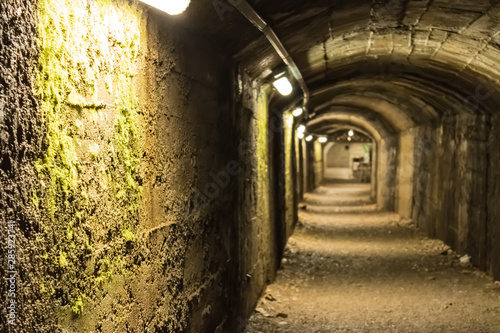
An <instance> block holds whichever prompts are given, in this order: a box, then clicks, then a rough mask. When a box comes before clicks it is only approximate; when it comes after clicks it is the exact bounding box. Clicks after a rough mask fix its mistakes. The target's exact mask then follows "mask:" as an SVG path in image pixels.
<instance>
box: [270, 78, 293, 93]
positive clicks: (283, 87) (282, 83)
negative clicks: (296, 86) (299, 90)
mask: <svg viewBox="0 0 500 333" xmlns="http://www.w3.org/2000/svg"><path fill="white" fill-rule="evenodd" d="M273 86H274V87H275V88H276V89H277V90H278V91H279V93H280V94H282V95H283V96H288V95H290V94H291V93H292V91H293V87H292V84H291V83H290V80H288V78H287V77H286V76H284V77H281V78H279V79H277V80H276V81H274V83H273Z"/></svg>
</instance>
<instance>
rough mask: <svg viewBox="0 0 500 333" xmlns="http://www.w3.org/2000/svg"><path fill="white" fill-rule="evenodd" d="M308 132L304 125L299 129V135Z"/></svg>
mask: <svg viewBox="0 0 500 333" xmlns="http://www.w3.org/2000/svg"><path fill="white" fill-rule="evenodd" d="M305 131H306V127H305V126H304V125H300V126H299V128H297V132H299V133H304V132H305Z"/></svg>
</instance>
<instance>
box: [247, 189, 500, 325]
mask: <svg viewBox="0 0 500 333" xmlns="http://www.w3.org/2000/svg"><path fill="white" fill-rule="evenodd" d="M305 204H306V206H305V208H304V209H301V211H300V214H299V220H300V223H299V226H298V227H297V229H296V231H295V234H294V235H293V237H292V238H291V239H290V241H289V244H288V246H287V248H286V251H285V257H284V259H283V263H282V269H281V270H280V271H279V273H278V277H277V279H276V281H275V282H274V283H273V284H272V285H270V286H269V287H268V288H267V290H266V292H265V294H264V296H263V297H262V298H261V300H260V302H259V304H258V305H257V308H256V310H255V313H254V315H253V316H252V317H251V319H250V321H249V324H248V326H247V328H246V330H245V332H248V333H258V332H261V333H273V332H302V333H312V332H384V333H385V332H418V333H423V332H433V333H434V332H454V333H455V332H464V333H465V332H467V333H471V332H478V333H479V332H494V333H499V332H500V284H499V283H498V282H497V283H495V282H494V281H492V280H491V279H490V278H489V277H487V276H486V275H485V274H484V273H482V272H479V271H477V270H476V269H474V268H472V267H471V266H470V265H469V264H468V262H467V260H466V258H462V260H460V258H459V257H458V256H457V255H456V254H455V253H454V252H453V251H451V250H449V248H448V247H447V246H446V245H444V244H443V243H442V242H440V241H436V240H430V239H428V238H426V237H424V236H423V235H421V234H420V233H419V231H418V230H417V229H416V228H415V227H414V226H413V225H412V224H411V221H407V220H406V221H405V220H402V219H401V218H400V217H399V216H398V215H397V214H394V213H387V212H378V211H377V210H376V208H375V207H374V206H373V204H372V203H371V202H370V198H369V187H368V185H365V184H334V183H332V184H329V185H328V186H323V187H320V188H319V189H317V190H316V191H315V192H314V193H311V194H308V195H307V196H306V198H305Z"/></svg>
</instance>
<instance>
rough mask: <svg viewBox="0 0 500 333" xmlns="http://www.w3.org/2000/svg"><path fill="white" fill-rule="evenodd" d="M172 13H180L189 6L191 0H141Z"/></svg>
mask: <svg viewBox="0 0 500 333" xmlns="http://www.w3.org/2000/svg"><path fill="white" fill-rule="evenodd" d="M141 1H142V2H144V3H147V4H148V5H150V6H152V7H155V8H157V9H159V10H162V11H164V12H165V13H167V14H170V15H179V14H180V13H182V12H183V11H185V10H186V8H188V6H189V3H190V1H191V0H141Z"/></svg>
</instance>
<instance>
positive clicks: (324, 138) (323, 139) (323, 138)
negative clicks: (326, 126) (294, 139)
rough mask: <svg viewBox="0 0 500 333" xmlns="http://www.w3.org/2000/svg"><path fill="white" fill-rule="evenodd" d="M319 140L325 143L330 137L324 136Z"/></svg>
mask: <svg viewBox="0 0 500 333" xmlns="http://www.w3.org/2000/svg"><path fill="white" fill-rule="evenodd" d="M318 141H319V142H321V143H325V142H327V141H328V139H327V138H326V137H324V136H322V137H321V138H319V139H318Z"/></svg>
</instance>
